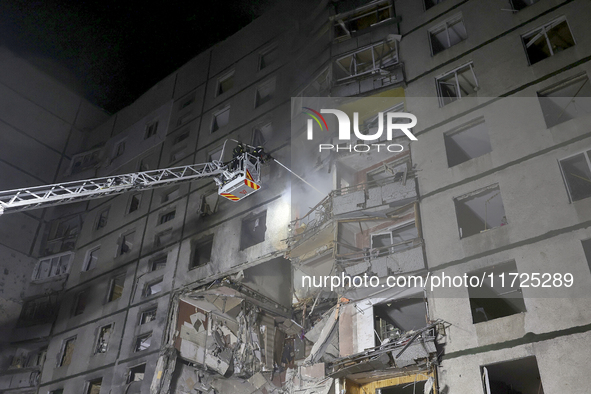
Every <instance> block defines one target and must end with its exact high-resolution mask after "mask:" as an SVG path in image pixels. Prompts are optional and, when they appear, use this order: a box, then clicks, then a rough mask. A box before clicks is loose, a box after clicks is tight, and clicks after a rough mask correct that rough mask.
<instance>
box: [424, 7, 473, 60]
mask: <svg viewBox="0 0 591 394" xmlns="http://www.w3.org/2000/svg"><path fill="white" fill-rule="evenodd" d="M466 38H468V33H467V32H466V26H464V20H463V19H462V15H456V16H454V17H453V18H450V19H448V20H446V21H445V22H443V23H442V24H440V25H437V26H435V27H433V28H432V29H430V30H429V39H430V41H431V54H432V55H437V54H438V53H439V52H441V51H443V50H445V49H447V48H450V47H452V46H454V45H456V44H458V43H460V42H462V41H464V40H465V39H466Z"/></svg>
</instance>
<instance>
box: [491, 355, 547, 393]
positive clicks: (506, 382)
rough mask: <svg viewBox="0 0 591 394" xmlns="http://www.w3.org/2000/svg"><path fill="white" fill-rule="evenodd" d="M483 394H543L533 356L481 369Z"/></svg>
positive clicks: (536, 363)
mask: <svg viewBox="0 0 591 394" xmlns="http://www.w3.org/2000/svg"><path fill="white" fill-rule="evenodd" d="M481 377H482V386H483V387H482V388H483V390H484V393H485V394H489V393H490V394H544V388H543V387H542V379H541V377H540V371H539V369H538V362H537V360H536V357H535V356H529V357H525V358H521V359H519V360H512V361H505V362H501V363H497V364H489V365H485V366H483V367H482V368H481Z"/></svg>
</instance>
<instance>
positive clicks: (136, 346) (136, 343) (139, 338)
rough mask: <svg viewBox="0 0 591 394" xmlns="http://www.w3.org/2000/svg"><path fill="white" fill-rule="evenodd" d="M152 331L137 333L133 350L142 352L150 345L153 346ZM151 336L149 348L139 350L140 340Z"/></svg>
mask: <svg viewBox="0 0 591 394" xmlns="http://www.w3.org/2000/svg"><path fill="white" fill-rule="evenodd" d="M152 337H153V335H152V331H150V332H146V333H144V334H140V335H136V336H135V338H134V339H133V352H134V353H140V352H145V351H146V350H148V349H149V348H150V347H152ZM148 338H150V344H149V345H148V347H147V348H145V349H139V350H138V342H139V341H140V340H142V339H148Z"/></svg>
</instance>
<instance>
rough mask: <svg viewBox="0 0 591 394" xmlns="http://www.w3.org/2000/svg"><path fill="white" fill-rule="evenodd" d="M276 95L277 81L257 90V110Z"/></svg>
mask: <svg viewBox="0 0 591 394" xmlns="http://www.w3.org/2000/svg"><path fill="white" fill-rule="evenodd" d="M274 93H275V80H270V81H267V82H265V83H264V84H262V85H261V86H259V87H258V88H257V93H256V98H255V103H254V106H255V108H256V107H258V106H260V105H263V104H265V103H266V102H267V101H269V100H271V99H272V98H273V94H274Z"/></svg>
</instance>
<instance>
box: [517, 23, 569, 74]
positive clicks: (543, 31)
mask: <svg viewBox="0 0 591 394" xmlns="http://www.w3.org/2000/svg"><path fill="white" fill-rule="evenodd" d="M562 22H566V26H567V27H568V31H569V33H570V36H571V37H572V39H573V45H572V46H570V47H568V48H572V47H574V46H575V45H577V40H576V38H575V36H574V34H573V30H572V29H571V27H570V24H569V23H568V20H567V19H566V16H564V15H562V16H559V17H558V18H555V19H553V20H551V21H550V22H546V23H544V24H543V25H541V26H538V27H536V28H535V29H531V30H529V31H528V32H527V33H524V34H522V35H521V36H520V37H521V43H522V45H523V49H524V50H525V57H526V58H527V64H528V65H529V66H533V65H534V64H536V63H539V62H541V61H542V60H545V59H548V58H551V57H554V55H556V53H554V50H553V49H552V44H551V43H550V39H549V38H548V34H547V32H548V29H552V28H553V27H556V26H558V25H559V24H561V23H562ZM537 31H539V33H538V34H534V33H536V32H537ZM540 34H543V36H544V37H545V38H546V45H547V47H548V50H549V51H550V56H548V57H545V58H544V59H540V60H538V61H536V62H535V63H532V62H531V60H530V58H529V53H528V52H527V49H528V48H529V47H530V46H531V45H532V44H533V43H535V41H536V40H534V39H535V38H536V37H538V35H540ZM530 35H531V38H529V39H528V42H526V36H530ZM528 44H529V45H528ZM568 48H565V50H566V49H568Z"/></svg>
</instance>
